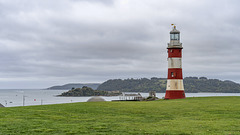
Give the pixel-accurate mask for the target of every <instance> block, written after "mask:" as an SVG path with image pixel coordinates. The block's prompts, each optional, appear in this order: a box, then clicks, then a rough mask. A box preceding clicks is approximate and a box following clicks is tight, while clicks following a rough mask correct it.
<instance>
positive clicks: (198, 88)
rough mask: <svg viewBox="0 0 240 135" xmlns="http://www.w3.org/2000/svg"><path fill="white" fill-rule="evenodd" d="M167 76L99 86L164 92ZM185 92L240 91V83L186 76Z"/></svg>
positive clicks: (105, 88) (109, 88)
mask: <svg viewBox="0 0 240 135" xmlns="http://www.w3.org/2000/svg"><path fill="white" fill-rule="evenodd" d="M166 80H167V79H166V78H156V77H153V78H151V79H148V78H141V79H124V80H122V79H113V80H108V81H106V82H104V83H102V84H101V85H99V87H98V88H97V90H105V91H122V92H149V91H156V92H162V93H164V92H165V91H166V82H167V81H166ZM183 81H184V89H185V92H189V93H196V92H222V93H239V92H240V84H238V83H235V82H232V81H221V80H218V79H207V78H206V77H199V78H198V77H186V78H184V80H183Z"/></svg>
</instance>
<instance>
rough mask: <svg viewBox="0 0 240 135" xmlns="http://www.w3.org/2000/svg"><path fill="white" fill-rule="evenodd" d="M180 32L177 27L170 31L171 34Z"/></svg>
mask: <svg viewBox="0 0 240 135" xmlns="http://www.w3.org/2000/svg"><path fill="white" fill-rule="evenodd" d="M179 33H180V31H179V30H177V29H176V28H173V30H172V31H170V34H179Z"/></svg>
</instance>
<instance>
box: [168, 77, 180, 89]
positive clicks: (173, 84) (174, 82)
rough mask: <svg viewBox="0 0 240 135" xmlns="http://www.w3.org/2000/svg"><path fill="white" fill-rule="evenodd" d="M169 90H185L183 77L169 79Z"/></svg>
mask: <svg viewBox="0 0 240 135" xmlns="http://www.w3.org/2000/svg"><path fill="white" fill-rule="evenodd" d="M167 90H184V87H183V80H182V79H168V80H167Z"/></svg>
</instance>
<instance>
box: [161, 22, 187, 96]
mask: <svg viewBox="0 0 240 135" xmlns="http://www.w3.org/2000/svg"><path fill="white" fill-rule="evenodd" d="M172 25H173V24H172ZM182 49H183V47H182V43H180V31H178V30H177V29H176V26H175V25H173V29H172V31H170V43H168V47H167V50H168V78H167V87H166V94H165V99H180V98H185V93H184V86H183V76H182Z"/></svg>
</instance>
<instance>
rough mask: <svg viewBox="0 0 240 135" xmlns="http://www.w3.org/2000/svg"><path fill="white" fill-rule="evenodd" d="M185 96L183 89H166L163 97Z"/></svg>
mask: <svg viewBox="0 0 240 135" xmlns="http://www.w3.org/2000/svg"><path fill="white" fill-rule="evenodd" d="M181 98H185V93H184V90H167V91H166V94H165V99H181Z"/></svg>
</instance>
